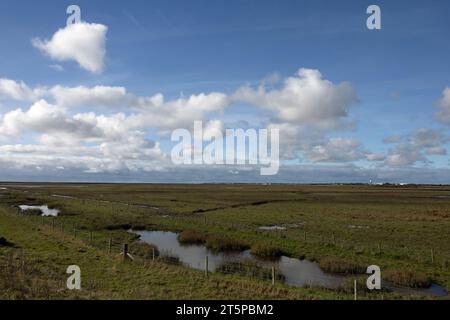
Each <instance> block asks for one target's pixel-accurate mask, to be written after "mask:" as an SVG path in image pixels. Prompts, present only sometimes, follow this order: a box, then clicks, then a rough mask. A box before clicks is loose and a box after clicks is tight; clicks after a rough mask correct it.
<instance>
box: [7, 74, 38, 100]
mask: <svg viewBox="0 0 450 320" xmlns="http://www.w3.org/2000/svg"><path fill="white" fill-rule="evenodd" d="M44 93H45V88H36V89H31V88H30V87H28V86H27V85H26V84H25V83H24V82H17V81H15V80H11V79H5V78H0V100H18V101H33V100H36V99H39V98H40V97H41V96H42V95H43V94H44Z"/></svg>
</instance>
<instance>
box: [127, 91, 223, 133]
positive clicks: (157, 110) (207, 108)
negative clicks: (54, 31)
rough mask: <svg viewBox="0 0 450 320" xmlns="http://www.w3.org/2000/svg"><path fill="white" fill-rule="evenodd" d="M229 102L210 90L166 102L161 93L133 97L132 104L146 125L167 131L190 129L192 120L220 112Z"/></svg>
mask: <svg viewBox="0 0 450 320" xmlns="http://www.w3.org/2000/svg"><path fill="white" fill-rule="evenodd" d="M230 103H231V101H230V99H229V97H228V96H227V95H226V94H223V93H219V92H212V93H209V94H205V93H201V94H198V95H191V96H190V97H188V98H179V99H176V100H172V101H167V102H166V101H165V99H164V96H163V95H162V94H157V95H155V96H153V97H150V98H135V99H134V102H133V106H134V108H136V109H137V110H139V111H140V112H141V115H142V121H143V122H144V123H145V124H146V125H148V126H152V127H154V128H157V129H159V130H160V131H161V132H162V133H168V131H171V130H174V129H178V128H187V129H191V128H192V127H193V124H194V121H198V120H203V119H205V117H206V116H207V115H208V114H211V113H218V112H219V113H220V112H222V111H223V110H224V109H225V108H226V107H228V106H229V105H230Z"/></svg>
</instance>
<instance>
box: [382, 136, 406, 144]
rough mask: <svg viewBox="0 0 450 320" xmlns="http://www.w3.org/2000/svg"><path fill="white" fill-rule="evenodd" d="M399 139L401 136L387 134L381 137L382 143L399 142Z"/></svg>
mask: <svg viewBox="0 0 450 320" xmlns="http://www.w3.org/2000/svg"><path fill="white" fill-rule="evenodd" d="M401 140H402V137H401V136H389V137H387V138H384V139H383V143H384V144H392V143H399V142H400V141H401Z"/></svg>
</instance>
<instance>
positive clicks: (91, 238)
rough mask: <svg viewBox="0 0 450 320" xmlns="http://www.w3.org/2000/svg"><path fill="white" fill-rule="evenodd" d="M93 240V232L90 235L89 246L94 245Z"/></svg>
mask: <svg viewBox="0 0 450 320" xmlns="http://www.w3.org/2000/svg"><path fill="white" fill-rule="evenodd" d="M92 240H93V235H92V231H91V232H90V234H89V244H91V245H92Z"/></svg>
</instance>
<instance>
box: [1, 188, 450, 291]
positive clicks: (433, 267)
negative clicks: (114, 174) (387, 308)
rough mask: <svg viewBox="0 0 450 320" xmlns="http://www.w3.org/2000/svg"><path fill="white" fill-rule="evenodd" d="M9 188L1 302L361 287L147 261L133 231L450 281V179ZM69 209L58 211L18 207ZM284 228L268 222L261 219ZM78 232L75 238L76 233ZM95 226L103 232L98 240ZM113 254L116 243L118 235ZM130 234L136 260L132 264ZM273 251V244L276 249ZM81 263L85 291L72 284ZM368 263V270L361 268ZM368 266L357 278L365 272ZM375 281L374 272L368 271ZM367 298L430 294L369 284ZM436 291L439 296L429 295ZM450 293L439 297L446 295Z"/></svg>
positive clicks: (401, 278)
mask: <svg viewBox="0 0 450 320" xmlns="http://www.w3.org/2000/svg"><path fill="white" fill-rule="evenodd" d="M0 187H4V188H6V189H4V190H0V237H3V238H5V240H6V241H7V242H8V243H7V244H4V245H1V244H0V268H1V269H2V270H4V272H3V271H2V272H0V273H1V274H2V275H1V276H0V289H1V290H0V298H2V299H14V298H16V299H23V298H37V299H48V298H50V299H55V298H67V299H76V298H81V299H87V298H96V299H352V298H353V294H352V290H351V289H350V288H341V289H339V290H329V289H322V288H315V287H310V288H295V287H289V286H286V285H283V284H281V283H277V284H276V285H275V286H272V285H271V283H270V282H267V281H263V280H258V279H254V278H251V277H245V276H239V275H224V274H221V273H214V274H212V275H211V276H210V277H209V278H207V279H205V276H204V274H203V273H202V272H200V271H196V270H191V269H188V268H186V267H183V266H177V265H171V264H167V263H164V261H159V260H157V261H155V262H153V261H152V260H151V259H148V255H146V254H145V250H146V249H147V250H148V248H145V246H142V244H140V243H139V242H138V239H136V238H135V237H133V235H131V234H130V233H128V232H127V230H129V229H130V228H133V229H139V230H143V229H146V230H170V231H176V232H182V231H186V230H190V231H197V232H199V233H202V234H204V235H205V236H209V237H212V236H215V237H218V236H219V237H222V238H225V239H227V238H228V239H230V238H231V239H238V240H239V241H241V242H244V243H246V244H248V246H249V247H254V248H258V250H259V251H261V252H264V253H266V252H269V253H270V252H283V253H284V254H285V255H287V256H290V257H294V258H300V259H308V260H311V261H317V262H319V263H320V265H321V266H323V267H324V268H325V269H326V270H329V271H333V272H350V271H355V270H361V269H365V268H366V267H367V266H369V265H374V264H375V265H378V266H380V267H381V269H382V274H383V275H385V276H386V277H388V278H389V279H388V280H389V281H392V282H395V283H398V284H399V285H410V286H414V285H415V284H417V283H419V282H420V280H421V279H424V278H426V279H427V280H429V281H432V282H433V283H436V284H438V285H441V286H443V287H446V288H447V289H449V288H450V269H449V266H450V187H448V186H404V187H398V186H367V185H343V186H332V185H330V186H326V185H317V186H303V185H298V186H297V185H267V186H262V185H99V184H84V185H83V184H40V185H32V184H3V185H1V186H0ZM21 204H28V205H43V204H46V205H48V206H49V207H51V208H57V209H59V210H61V215H60V216H58V217H57V218H56V219H55V222H54V225H52V223H53V219H52V218H45V219H44V220H43V219H42V218H41V217H39V216H37V215H24V214H23V213H21V212H20V210H19V209H18V208H16V207H15V206H17V205H21ZM274 225H277V226H282V227H283V228H285V230H279V231H262V230H260V229H259V228H260V227H262V226H274ZM75 232H76V237H75ZM91 234H92V235H93V236H92V237H93V238H92V239H91ZM111 238H112V239H113V241H114V244H115V245H114V246H113V248H112V252H111V253H109V252H108V250H109V249H108V242H109V239H111ZM122 243H129V244H130V245H131V250H132V253H133V254H135V255H136V260H135V261H134V262H127V263H124V262H121V260H120V258H119V257H118V254H119V252H120V246H121V244H122ZM269 249H270V250H269ZM71 264H77V265H79V266H80V267H81V269H82V273H83V276H82V278H83V290H81V291H77V292H73V291H68V290H67V289H65V281H66V279H67V276H68V275H66V274H65V269H66V268H67V266H69V265H71ZM358 272H359V271H358ZM356 276H357V275H355V277H356ZM358 277H361V280H360V281H363V280H362V279H365V277H366V276H358ZM360 297H361V299H381V298H384V299H411V298H414V299H416V298H421V297H418V296H411V295H408V294H404V295H401V294H399V293H388V292H383V293H376V292H366V291H364V290H361V292H360ZM428 298H430V297H428ZM446 298H447V297H443V298H439V299H446Z"/></svg>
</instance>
